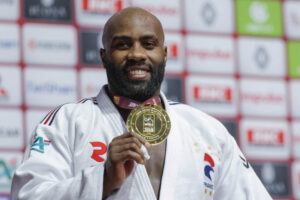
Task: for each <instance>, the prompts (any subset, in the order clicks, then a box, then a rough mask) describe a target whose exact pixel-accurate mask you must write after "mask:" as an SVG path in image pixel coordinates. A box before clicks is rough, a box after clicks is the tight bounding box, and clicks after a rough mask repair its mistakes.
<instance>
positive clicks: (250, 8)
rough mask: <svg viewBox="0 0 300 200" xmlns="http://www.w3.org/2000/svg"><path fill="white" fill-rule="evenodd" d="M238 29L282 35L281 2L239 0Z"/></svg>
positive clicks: (269, 34) (244, 32)
mask: <svg viewBox="0 0 300 200" xmlns="http://www.w3.org/2000/svg"><path fill="white" fill-rule="evenodd" d="M237 11H238V12H237V20H238V21H237V23H238V29H239V30H238V31H239V32H240V33H242V34H258V35H266V36H282V32H283V30H282V23H281V21H282V18H281V17H282V16H281V3H280V2H267V1H263V2H262V1H261V2H259V1H240V2H237Z"/></svg>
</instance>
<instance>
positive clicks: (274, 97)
mask: <svg viewBox="0 0 300 200" xmlns="http://www.w3.org/2000/svg"><path fill="white" fill-rule="evenodd" d="M241 97H242V100H243V101H249V102H251V103H255V104H268V103H284V101H285V99H284V97H283V95H281V94H274V93H265V94H259V93H250V92H249V93H246V92H245V93H242V95H241Z"/></svg>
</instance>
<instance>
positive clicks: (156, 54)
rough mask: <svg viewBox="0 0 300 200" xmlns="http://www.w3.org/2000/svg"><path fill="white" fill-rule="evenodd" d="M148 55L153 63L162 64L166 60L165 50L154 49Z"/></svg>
mask: <svg viewBox="0 0 300 200" xmlns="http://www.w3.org/2000/svg"><path fill="white" fill-rule="evenodd" d="M148 55H149V57H150V59H151V61H152V63H153V64H160V63H161V62H162V61H164V52H163V51H162V50H156V51H152V52H150V53H149V54H148Z"/></svg>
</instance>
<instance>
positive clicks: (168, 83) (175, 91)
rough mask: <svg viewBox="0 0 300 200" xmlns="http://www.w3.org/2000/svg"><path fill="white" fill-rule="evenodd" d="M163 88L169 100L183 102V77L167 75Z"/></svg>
mask: <svg viewBox="0 0 300 200" xmlns="http://www.w3.org/2000/svg"><path fill="white" fill-rule="evenodd" d="M161 89H162V91H163V92H164V93H165V95H166V97H167V98H168V99H169V100H172V101H176V102H183V95H182V94H183V92H182V79H181V78H180V77H168V76H166V77H165V79H164V81H163V83H162V86H161Z"/></svg>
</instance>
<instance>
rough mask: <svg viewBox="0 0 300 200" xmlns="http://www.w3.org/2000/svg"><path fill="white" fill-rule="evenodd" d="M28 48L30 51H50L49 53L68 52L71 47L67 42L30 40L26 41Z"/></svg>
mask: <svg viewBox="0 0 300 200" xmlns="http://www.w3.org/2000/svg"><path fill="white" fill-rule="evenodd" d="M27 45H28V47H29V49H30V50H32V51H37V50H40V49H42V50H51V51H69V50H70V49H71V45H70V44H69V43H67V42H63V41H55V42H54V41H42V40H36V39H31V40H29V41H28V44H27Z"/></svg>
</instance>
